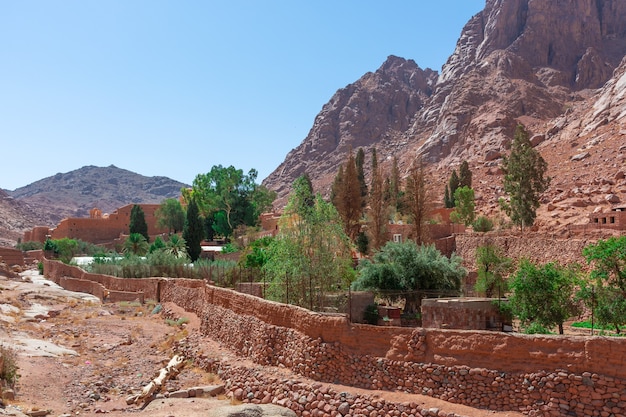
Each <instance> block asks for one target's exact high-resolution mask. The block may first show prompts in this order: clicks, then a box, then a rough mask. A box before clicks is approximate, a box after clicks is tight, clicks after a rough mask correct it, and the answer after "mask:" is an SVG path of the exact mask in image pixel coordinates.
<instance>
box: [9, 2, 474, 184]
mask: <svg viewBox="0 0 626 417" xmlns="http://www.w3.org/2000/svg"><path fill="white" fill-rule="evenodd" d="M484 4H485V0H436V1H425V0H398V1H389V2H388V1H385V2H383V1H372V0H358V1H357V0H341V1H337V0H332V1H331V0H317V1H298V0H291V1H287V0H280V1H279V0H265V1H260V0H256V1H252V0H249V1H241V0H229V1H214V0H202V1H200V0H197V1H196V0H183V1H176V0H168V1H162V0H107V1H100V0H57V1H53V0H37V1H35V0H19V1H11V0H0V39H1V41H0V155H1V157H0V188H3V189H7V190H14V189H16V188H19V187H23V186H26V185H28V184H31V183H33V182H35V181H37V180H40V179H43V178H46V177H49V176H52V175H55V174H56V173H59V172H61V173H65V172H69V171H72V170H75V169H78V168H81V167H83V166H86V165H95V166H102V167H104V166H109V165H115V166H117V167H119V168H124V169H127V170H130V171H133V172H136V173H139V174H142V175H146V176H166V177H169V178H171V179H174V180H177V181H181V182H183V183H186V184H191V183H192V182H193V180H194V178H195V177H196V175H198V174H203V173H207V172H209V171H210V170H211V167H212V166H214V165H223V166H230V165H232V166H234V167H235V168H238V169H242V170H243V171H244V172H246V173H247V172H248V171H249V170H250V169H252V168H254V169H256V170H257V171H258V177H257V182H259V183H260V182H261V180H263V179H264V178H265V177H267V176H268V175H269V174H270V173H271V172H272V171H273V170H274V169H275V168H277V167H278V166H279V165H280V163H282V162H283V160H284V159H285V156H286V155H287V153H288V152H289V151H290V150H291V149H293V148H295V147H297V146H298V145H299V144H300V143H301V142H302V141H303V140H304V139H305V138H306V136H307V134H308V133H309V130H310V129H311V127H312V126H313V121H314V119H315V116H316V115H317V114H318V113H319V112H320V110H321V109H322V106H323V105H324V104H326V103H327V102H328V101H329V100H330V98H331V97H332V96H333V94H334V93H335V92H336V91H337V90H339V89H341V88H343V87H345V86H347V85H348V84H350V83H353V82H355V81H357V80H358V79H359V78H360V77H361V76H362V75H364V74H365V73H367V72H369V71H372V72H373V71H376V70H377V69H378V68H379V67H380V66H381V65H382V64H383V62H384V61H385V60H386V59H387V57H388V56H389V55H396V56H399V57H402V58H406V59H412V60H414V61H415V62H416V63H417V64H418V65H419V66H420V67H421V68H432V69H434V70H437V71H440V70H441V67H442V65H443V64H444V63H445V61H446V60H447V58H448V57H449V56H450V55H451V54H452V52H453V51H454V47H455V45H456V41H457V40H458V38H459V35H460V33H461V30H462V28H463V26H464V25H465V23H467V21H468V20H469V19H470V18H471V17H472V16H473V15H475V14H476V13H478V12H479V11H480V10H482V8H483V7H484Z"/></svg>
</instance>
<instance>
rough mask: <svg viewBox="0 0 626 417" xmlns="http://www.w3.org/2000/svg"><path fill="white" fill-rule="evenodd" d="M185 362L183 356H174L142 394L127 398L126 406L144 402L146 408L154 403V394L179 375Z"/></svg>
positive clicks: (144, 388)
mask: <svg viewBox="0 0 626 417" xmlns="http://www.w3.org/2000/svg"><path fill="white" fill-rule="evenodd" d="M184 360H185V358H184V357H183V356H181V355H174V357H173V358H172V359H170V361H169V363H168V364H167V366H166V367H165V368H161V369H160V370H159V373H158V375H157V376H156V377H155V378H154V379H153V380H152V381H150V382H149V383H148V385H146V386H145V387H143V389H142V390H141V393H140V394H135V395H131V396H130V397H128V398H126V404H128V405H130V404H139V403H140V402H143V403H144V406H146V405H147V404H148V403H149V402H150V401H152V398H153V395H154V393H155V392H158V391H160V390H161V388H162V387H163V384H165V382H167V380H168V379H170V378H173V377H175V376H176V375H178V373H179V372H180V369H181V368H182V367H183V365H184Z"/></svg>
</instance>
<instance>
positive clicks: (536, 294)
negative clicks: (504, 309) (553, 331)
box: [509, 259, 580, 334]
mask: <svg viewBox="0 0 626 417" xmlns="http://www.w3.org/2000/svg"><path fill="white" fill-rule="evenodd" d="M578 283H579V278H578V271H577V269H576V268H575V267H573V266H571V267H562V266H560V265H558V264H555V263H553V262H550V263H547V264H545V265H542V266H537V265H535V264H533V263H532V262H530V261H529V260H528V259H522V260H521V261H520V264H519V266H518V269H517V271H516V272H515V274H514V275H513V277H512V281H511V289H512V291H513V294H512V295H511V296H510V297H509V302H510V304H511V310H512V312H513V314H514V315H516V316H517V317H518V318H519V319H520V321H521V322H522V325H523V326H526V327H528V326H530V325H532V324H538V325H540V326H542V327H544V328H551V327H554V326H558V328H559V334H563V322H564V321H565V320H567V319H568V318H569V317H572V316H574V315H577V314H579V312H580V305H579V304H578V302H577V301H576V298H575V291H576V288H577V285H578Z"/></svg>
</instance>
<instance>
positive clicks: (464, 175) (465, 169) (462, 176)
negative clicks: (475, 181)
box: [459, 161, 472, 188]
mask: <svg viewBox="0 0 626 417" xmlns="http://www.w3.org/2000/svg"><path fill="white" fill-rule="evenodd" d="M459 187H467V188H472V171H470V169H469V163H468V162H467V161H463V162H461V166H460V167H459Z"/></svg>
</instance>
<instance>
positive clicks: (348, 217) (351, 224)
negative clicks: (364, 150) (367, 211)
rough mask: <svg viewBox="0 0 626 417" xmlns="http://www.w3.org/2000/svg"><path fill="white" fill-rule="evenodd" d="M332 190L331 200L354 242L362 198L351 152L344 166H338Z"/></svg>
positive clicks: (359, 222) (357, 229) (361, 213)
mask: <svg viewBox="0 0 626 417" xmlns="http://www.w3.org/2000/svg"><path fill="white" fill-rule="evenodd" d="M332 191H333V196H332V202H333V204H334V205H335V207H336V208H337V212H339V215H340V216H341V220H342V221H343V225H344V229H345V231H346V234H347V235H348V236H349V237H350V239H351V240H352V241H353V242H354V241H356V238H357V236H358V234H359V232H360V230H361V217H362V216H363V204H362V201H363V200H362V196H361V192H362V189H361V183H360V181H359V175H358V170H357V166H356V160H355V158H354V155H353V154H352V153H350V155H349V156H348V160H347V161H346V164H345V166H344V168H343V169H342V168H339V171H338V173H337V176H336V177H335V181H334V182H333V189H332Z"/></svg>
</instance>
